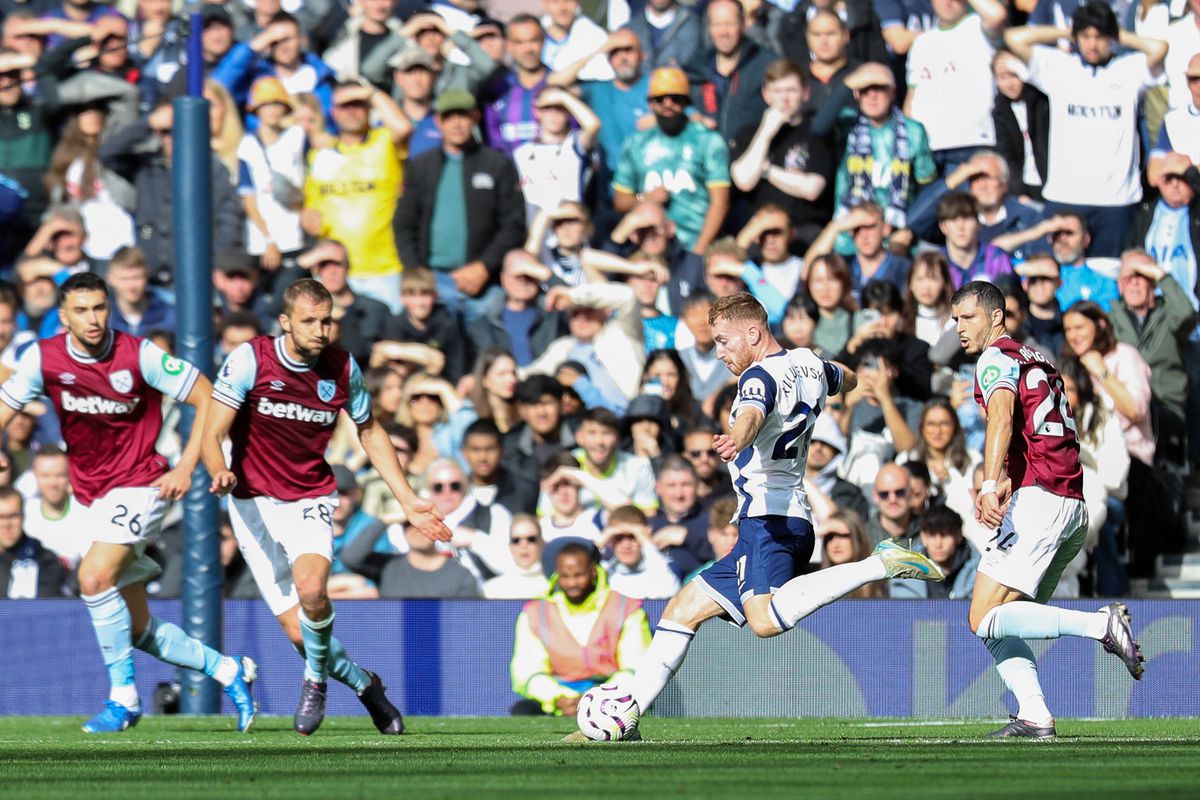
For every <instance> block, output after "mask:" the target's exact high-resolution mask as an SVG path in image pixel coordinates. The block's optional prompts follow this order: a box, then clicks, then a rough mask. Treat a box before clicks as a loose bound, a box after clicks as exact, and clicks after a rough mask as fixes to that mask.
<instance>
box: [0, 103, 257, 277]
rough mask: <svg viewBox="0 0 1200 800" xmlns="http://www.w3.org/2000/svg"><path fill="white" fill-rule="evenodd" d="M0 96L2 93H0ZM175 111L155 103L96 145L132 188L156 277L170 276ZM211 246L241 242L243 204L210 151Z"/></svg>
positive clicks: (217, 247)
mask: <svg viewBox="0 0 1200 800" xmlns="http://www.w3.org/2000/svg"><path fill="white" fill-rule="evenodd" d="M0 96H2V93H0ZM174 119H175V114H174V111H173V110H172V108H171V106H170V105H169V104H164V105H160V106H158V108H156V109H154V111H152V112H151V113H150V115H149V116H148V117H146V118H145V119H140V120H138V121H137V122H134V123H131V124H130V125H128V126H126V127H124V128H122V129H121V130H119V131H117V132H116V133H114V134H113V135H112V137H111V138H109V139H107V140H106V141H104V142H103V143H102V144H101V145H100V152H99V155H100V160H101V162H103V163H104V165H105V166H106V167H108V168H109V169H111V170H113V171H114V172H116V173H117V174H119V175H120V176H121V177H123V178H124V179H125V180H127V181H130V182H131V183H132V184H133V186H134V189H135V190H136V191H137V204H136V205H135V207H134V214H133V218H134V222H135V223H136V225H137V239H138V245H139V246H140V247H141V248H142V250H143V251H144V252H145V254H146V264H147V266H148V267H149V269H150V276H151V279H152V280H153V281H154V282H155V283H159V284H165V285H169V284H170V283H171V282H172V281H173V276H174V266H175V244H174V236H173V234H172V231H173V226H174V218H173V214H174V212H173V210H172V209H173V206H174V191H173V178H172V175H171V169H172V162H171V147H172V142H173V141H174V139H173V136H172V125H173V123H174ZM212 210H213V216H212V220H213V232H212V236H213V252H214V253H222V252H225V251H227V250H229V249H230V248H234V247H240V246H241V245H242V237H243V234H244V233H245V230H244V228H245V223H244V221H243V218H242V204H241V202H240V201H239V200H238V196H237V192H236V190H235V189H234V185H233V182H232V181H231V180H230V176H229V171H228V170H227V169H226V168H225V166H224V165H223V164H222V163H221V161H220V160H219V159H218V158H217V156H216V154H213V156H212Z"/></svg>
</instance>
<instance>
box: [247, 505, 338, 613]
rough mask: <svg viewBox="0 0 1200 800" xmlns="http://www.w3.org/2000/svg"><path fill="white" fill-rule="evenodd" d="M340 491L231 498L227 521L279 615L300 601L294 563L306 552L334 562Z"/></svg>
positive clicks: (272, 608)
mask: <svg viewBox="0 0 1200 800" xmlns="http://www.w3.org/2000/svg"><path fill="white" fill-rule="evenodd" d="M337 504H338V497H337V495H336V494H330V495H325V496H322V497H306V498H305V499H303V500H276V499H275V498H273V497H252V498H249V499H242V498H237V497H232V498H230V502H229V520H230V522H231V523H233V535H234V536H235V537H236V538H237V543H238V548H239V549H240V550H241V551H242V558H244V559H246V566H248V567H249V568H250V574H252V575H253V576H254V582H255V583H256V584H257V585H258V591H259V592H260V593H261V594H262V597H263V600H265V601H266V602H267V605H268V606H269V607H270V609H271V613H272V614H274V615H275V616H279V615H280V614H282V613H284V612H285V611H287V610H288V609H290V608H292V607H293V606H295V605H297V604H298V603H299V602H300V599H299V596H298V595H297V594H296V586H295V584H294V583H292V563H293V562H294V561H295V560H296V559H297V558H299V557H300V556H302V555H318V556H321V557H322V558H324V559H326V560H327V561H329V562H331V563H332V561H333V510H334V509H335V508H337Z"/></svg>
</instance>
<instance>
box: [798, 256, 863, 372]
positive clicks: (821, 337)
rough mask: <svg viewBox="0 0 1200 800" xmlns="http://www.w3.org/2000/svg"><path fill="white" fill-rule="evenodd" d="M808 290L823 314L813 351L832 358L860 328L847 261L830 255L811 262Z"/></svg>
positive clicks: (816, 330) (818, 322)
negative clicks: (851, 291) (851, 290)
mask: <svg viewBox="0 0 1200 800" xmlns="http://www.w3.org/2000/svg"><path fill="white" fill-rule="evenodd" d="M807 288H808V294H809V296H810V297H812V299H813V302H814V303H816V304H817V309H818V310H819V311H820V315H821V318H820V319H819V320H817V326H816V328H815V329H814V330H813V344H814V345H815V348H814V349H816V350H818V351H819V352H821V353H825V354H827V355H830V356H832V355H833V354H835V353H840V352H842V349H843V348H845V346H846V342H848V341H850V335H851V334H853V333H854V331H855V329H856V328H857V327H858V314H857V313H855V309H857V307H858V304H857V303H856V302H855V301H854V295H852V294H851V293H850V268H849V267H847V266H846V261H845V259H843V258H842V257H841V256H839V255H838V254H836V253H829V254H828V255H821V256H817V257H816V258H814V259H812V260H811V261H809V262H808V282H807Z"/></svg>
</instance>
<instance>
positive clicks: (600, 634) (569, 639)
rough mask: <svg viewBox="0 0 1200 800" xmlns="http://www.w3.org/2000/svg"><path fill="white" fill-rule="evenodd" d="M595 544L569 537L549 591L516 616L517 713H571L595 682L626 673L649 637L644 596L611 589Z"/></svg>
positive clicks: (513, 666) (514, 679) (514, 672)
mask: <svg viewBox="0 0 1200 800" xmlns="http://www.w3.org/2000/svg"><path fill="white" fill-rule="evenodd" d="M597 560H598V559H597V557H596V552H595V549H594V548H590V549H589V548H588V547H585V546H583V545H581V544H575V543H572V544H568V545H567V546H566V547H564V548H563V549H562V550H561V551H559V553H558V557H557V559H556V560H555V573H554V575H553V576H552V577H551V583H550V595H549V596H548V597H547V598H546V599H544V600H531V601H529V602H528V603H526V604H525V608H524V609H523V610H522V611H521V614H520V616H518V617H517V632H516V639H515V642H514V643H513V658H512V664H511V673H512V683H513V691H514V692H516V693H517V694H519V695H521V697H523V698H525V699H524V700H521V701H518V702H517V703H516V705H514V706H513V713H514V714H522V715H526V714H555V715H559V716H564V717H568V718H571V719H573V718H574V717H575V713H576V711H577V710H578V707H579V697H580V695H582V694H583V693H584V692H586V691H587V690H588V689H590V688H592V687H593V686H595V685H597V684H600V683H604V682H606V681H612V680H620V679H621V678H623V677H626V676H628V674H629V673H630V670H632V668H633V667H634V665H636V664H637V663H638V661H639V660H640V659H641V657H642V655H643V654H644V653H645V651H646V648H647V647H648V646H649V644H650V625H649V623H648V622H647V620H646V612H645V611H643V610H642V607H641V603H640V602H639V601H637V600H631V599H629V598H627V597H624V596H622V595H620V594H618V593H617V592H615V591H613V590H611V589H609V587H608V580H607V576H606V575H605V573H604V571H603V570H602V569H600V568H599V565H598V563H597Z"/></svg>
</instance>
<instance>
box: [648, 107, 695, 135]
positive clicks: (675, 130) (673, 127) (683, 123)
mask: <svg viewBox="0 0 1200 800" xmlns="http://www.w3.org/2000/svg"><path fill="white" fill-rule="evenodd" d="M654 119H655V120H657V121H658V129H659V130H660V131H662V132H663V133H665V134H666V135H667V136H678V135H679V134H681V133H683V129H684V128H686V127H687V124H688V118H687V116H685V115H684V114H683V113H679V114H676V115H674V116H672V117H664V116H663V115H662V114H655V115H654Z"/></svg>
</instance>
